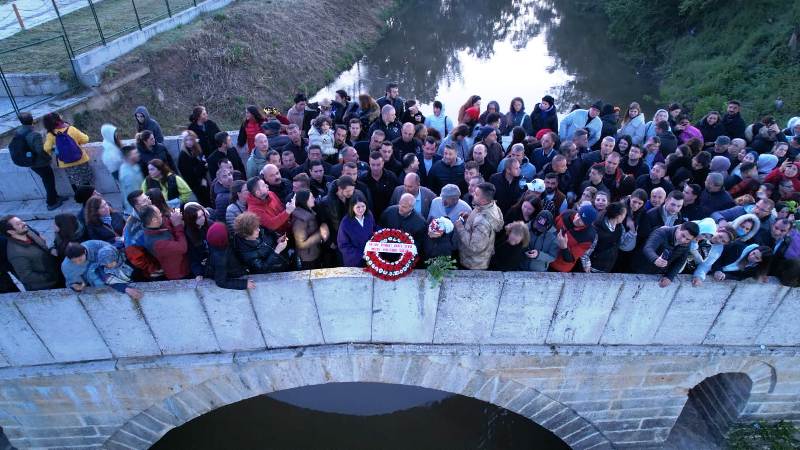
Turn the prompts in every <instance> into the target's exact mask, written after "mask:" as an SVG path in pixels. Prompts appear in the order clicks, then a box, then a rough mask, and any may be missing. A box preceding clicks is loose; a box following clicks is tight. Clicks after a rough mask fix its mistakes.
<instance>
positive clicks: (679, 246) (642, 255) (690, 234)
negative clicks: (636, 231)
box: [633, 222, 700, 288]
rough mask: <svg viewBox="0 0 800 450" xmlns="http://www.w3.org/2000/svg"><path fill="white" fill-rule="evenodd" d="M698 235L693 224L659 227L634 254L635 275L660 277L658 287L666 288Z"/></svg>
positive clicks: (697, 230) (697, 229) (681, 266)
mask: <svg viewBox="0 0 800 450" xmlns="http://www.w3.org/2000/svg"><path fill="white" fill-rule="evenodd" d="M699 234H700V228H699V227H698V226H697V224H696V223H695V222H686V223H684V224H681V225H678V226H674V227H666V226H664V227H661V228H659V229H657V230H655V231H654V232H653V233H651V234H650V237H648V238H647V243H646V244H645V245H644V247H643V248H642V250H641V251H640V252H636V253H635V254H634V265H633V267H634V270H635V271H636V273H645V274H658V275H662V277H661V279H660V280H659V281H658V285H659V286H661V287H662V288H663V287H667V286H669V285H670V283H672V280H673V279H675V275H677V274H678V273H679V272H680V271H681V270H682V269H683V266H684V265H685V264H686V261H687V258H688V256H689V243H690V242H692V240H694V238H696V237H697V235H699Z"/></svg>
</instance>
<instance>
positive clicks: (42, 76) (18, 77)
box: [0, 72, 69, 98]
mask: <svg viewBox="0 0 800 450" xmlns="http://www.w3.org/2000/svg"><path fill="white" fill-rule="evenodd" d="M5 76H6V81H7V82H8V87H9V88H11V94H12V95H14V96H16V97H36V96H40V95H57V94H61V93H62V92H66V91H68V90H69V83H67V82H66V81H64V80H62V79H61V77H60V76H59V75H58V73H54V72H37V73H7V74H5ZM0 98H8V93H7V92H6V90H5V89H0Z"/></svg>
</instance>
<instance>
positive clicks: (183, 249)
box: [143, 224, 190, 280]
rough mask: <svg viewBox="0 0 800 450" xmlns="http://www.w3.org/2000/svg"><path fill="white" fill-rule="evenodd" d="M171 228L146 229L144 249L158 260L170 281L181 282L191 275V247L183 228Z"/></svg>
mask: <svg viewBox="0 0 800 450" xmlns="http://www.w3.org/2000/svg"><path fill="white" fill-rule="evenodd" d="M165 225H166V224H165ZM171 228H172V229H170V228H167V226H164V227H163V228H159V229H152V228H145V229H144V238H143V247H144V248H145V249H147V252H148V253H149V254H150V255H153V256H154V257H155V258H156V259H157V260H158V262H159V264H160V265H161V268H163V269H164V276H165V277H166V278H167V279H168V280H180V279H181V278H184V277H186V276H187V275H189V273H190V272H189V254H188V251H189V247H188V244H187V243H186V235H185V233H184V230H183V227H171Z"/></svg>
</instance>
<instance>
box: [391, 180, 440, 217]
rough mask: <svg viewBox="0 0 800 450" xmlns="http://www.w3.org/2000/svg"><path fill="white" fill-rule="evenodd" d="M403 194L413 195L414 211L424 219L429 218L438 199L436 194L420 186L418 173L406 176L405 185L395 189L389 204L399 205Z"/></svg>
mask: <svg viewBox="0 0 800 450" xmlns="http://www.w3.org/2000/svg"><path fill="white" fill-rule="evenodd" d="M403 194H411V195H413V196H414V211H416V212H418V213H419V214H420V215H421V216H422V217H428V212H430V210H431V202H432V201H433V199H434V198H436V194H434V193H433V191H432V190H430V189H428V188H426V187H424V186H420V178H419V175H417V174H416V173H408V174H406V176H405V178H403V185H402V186H397V187H396V188H394V192H393V193H392V198H391V200H389V204H390V205H397V204H398V203H399V202H400V197H402V196H403Z"/></svg>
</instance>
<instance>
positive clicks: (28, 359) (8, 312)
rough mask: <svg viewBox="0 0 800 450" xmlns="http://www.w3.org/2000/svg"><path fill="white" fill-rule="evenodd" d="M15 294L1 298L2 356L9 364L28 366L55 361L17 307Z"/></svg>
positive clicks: (0, 351)
mask: <svg viewBox="0 0 800 450" xmlns="http://www.w3.org/2000/svg"><path fill="white" fill-rule="evenodd" d="M13 299H14V294H8V295H2V296H0V354H2V355H3V356H4V357H5V359H6V360H7V361H8V363H9V364H11V365H15V366H26V365H36V364H47V363H51V362H53V361H54V359H53V356H52V355H50V352H49V351H48V350H47V348H46V347H45V346H44V344H43V343H42V341H41V340H40V339H39V337H38V336H37V335H36V332H35V331H34V330H33V328H31V326H30V325H29V324H28V322H27V321H26V320H25V318H24V317H23V316H22V314H21V313H20V312H19V310H18V309H17V307H16V306H15V305H14V301H13Z"/></svg>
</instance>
